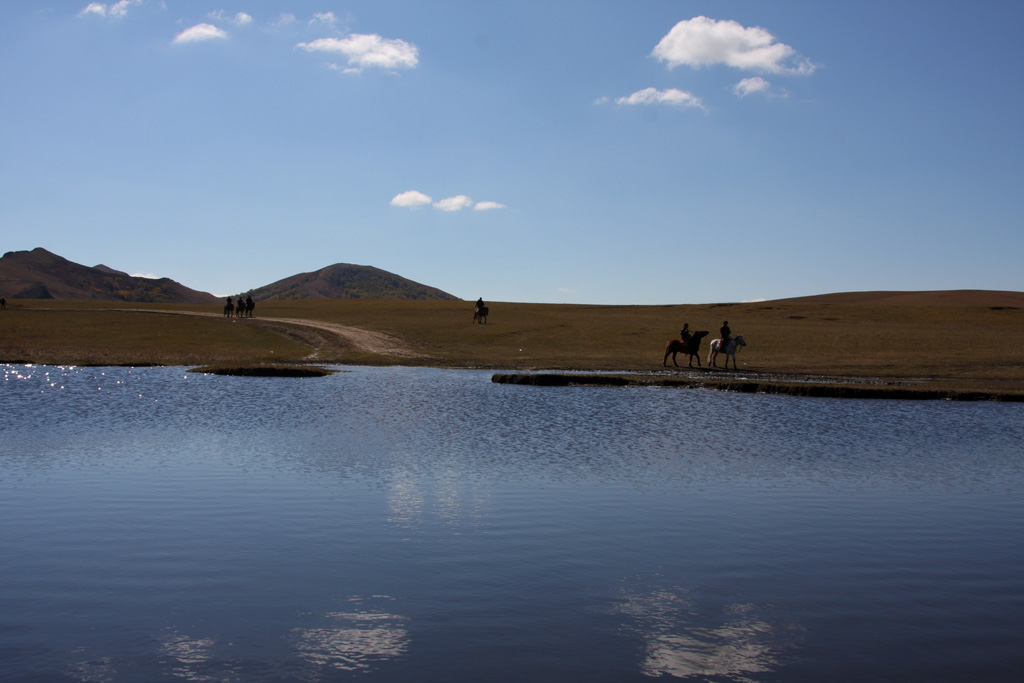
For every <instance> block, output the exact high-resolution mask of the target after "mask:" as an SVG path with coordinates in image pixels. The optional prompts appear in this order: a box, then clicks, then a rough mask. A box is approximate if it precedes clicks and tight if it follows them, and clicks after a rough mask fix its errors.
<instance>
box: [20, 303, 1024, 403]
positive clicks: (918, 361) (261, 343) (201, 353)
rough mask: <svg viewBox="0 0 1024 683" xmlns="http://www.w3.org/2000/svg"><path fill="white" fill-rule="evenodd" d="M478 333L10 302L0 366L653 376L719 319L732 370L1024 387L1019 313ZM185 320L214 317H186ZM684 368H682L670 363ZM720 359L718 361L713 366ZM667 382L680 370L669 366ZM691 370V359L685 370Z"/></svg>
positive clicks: (763, 318) (393, 323)
mask: <svg viewBox="0 0 1024 683" xmlns="http://www.w3.org/2000/svg"><path fill="white" fill-rule="evenodd" d="M490 308H491V315H490V319H489V320H488V324H487V325H474V324H472V322H471V321H472V305H471V304H470V303H462V302H454V303H452V302H432V301H405V300H315V301H291V302H261V303H259V304H258V305H257V308H256V317H255V318H253V319H251V320H238V319H231V320H226V319H224V318H222V317H220V316H219V315H217V314H219V313H220V310H219V307H206V308H203V307H188V306H180V305H163V306H160V305H154V304H131V305H127V306H126V305H124V304H111V303H100V302H68V301H14V302H8V310H6V311H2V312H0V331H2V337H0V360H3V361H5V362H33V363H50V364H109V365H114V364H168V365H208V364H223V363H240V364H247V363H289V362H301V361H304V360H315V361H316V362H317V363H321V364H323V363H356V364H406V365H430V366H441V367H481V368H494V369H500V370H532V369H542V370H558V371H563V370H575V371H581V370H582V371H587V370H593V371H621V372H627V371H628V372H637V371H645V372H651V371H658V372H660V371H662V367H661V363H662V358H663V354H664V348H665V343H666V342H667V341H668V340H669V339H672V338H675V337H676V336H677V335H678V332H679V328H680V327H681V325H682V323H683V322H684V321H685V322H689V323H690V328H691V329H692V330H702V329H708V330H711V331H712V334H711V335H710V336H709V337H708V338H707V339H706V340H705V342H704V343H703V345H702V349H701V362H702V363H703V362H705V361H706V358H707V350H708V342H709V341H710V340H711V339H713V338H715V337H717V330H718V327H719V326H720V325H721V323H722V321H723V320H725V319H728V320H729V323H730V326H731V327H732V329H733V331H734V334H742V335H743V336H744V337H745V338H746V340H747V342H748V344H749V346H748V347H747V348H745V349H743V350H742V351H741V352H740V353H739V354H738V356H737V361H738V364H739V368H740V370H741V371H742V372H747V373H751V372H753V373H761V374H763V375H772V374H780V373H792V374H800V375H806V374H815V375H836V376H845V377H851V378H867V377H878V378H895V379H897V380H901V381H908V382H912V381H915V380H918V379H924V378H927V379H928V380H929V383H930V385H931V386H933V387H938V388H942V389H948V390H956V391H973V390H994V391H1003V392H1024V345H1021V344H1020V343H1019V340H1020V339H1024V308H1018V307H1014V306H1005V305H999V306H990V305H984V304H978V303H970V304H961V303H956V302H952V303H950V302H942V303H939V304H934V305H928V304H924V305H920V304H898V305H894V304H877V303H871V302H867V303H822V302H818V301H812V302H807V301H804V302H801V301H788V302H787V301H781V302H762V303H744V304H707V305H678V306H582V305H546V304H520V303H501V302H496V303H492V304H491V305H490ZM187 312H199V313H206V314H212V315H209V317H205V318H200V317H188V316H184V315H181V314H182V313H187ZM268 318H288V319H298V320H308V321H320V322H327V323H337V324H342V325H349V326H354V327H358V328H362V329H367V330H374V331H379V332H384V333H386V334H389V335H392V336H393V337H396V338H397V339H399V340H400V341H401V342H402V343H403V345H404V346H405V347H407V348H408V349H409V350H411V351H414V352H415V353H417V354H418V356H417V357H414V358H407V357H397V356H391V355H388V354H381V353H373V352H368V351H366V350H365V349H357V348H355V347H353V346H352V345H350V344H347V343H345V342H344V341H343V340H340V339H338V338H337V337H336V336H334V335H331V334H328V333H325V332H323V331H316V330H311V329H309V328H299V327H297V326H294V325H288V324H282V323H275V322H271V321H268V320H267V319H268ZM680 361H681V362H682V363H683V364H684V367H685V363H686V361H685V360H684V359H683V358H682V357H680ZM720 363H721V361H720ZM671 365H672V364H671V359H670V360H669V369H668V370H666V372H667V373H669V374H671V373H675V372H677V371H676V370H675V369H674V368H672V367H671ZM695 365H696V363H695Z"/></svg>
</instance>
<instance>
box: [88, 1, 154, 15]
mask: <svg viewBox="0 0 1024 683" xmlns="http://www.w3.org/2000/svg"><path fill="white" fill-rule="evenodd" d="M141 4H142V0H119V2H115V3H114V4H112V5H110V6H107V5H105V4H103V3H102V2H90V3H89V4H88V5H86V6H85V8H84V9H83V10H82V11H81V12H79V13H78V16H80V17H84V16H85V15H87V14H98V15H100V16H101V17H102V16H107V15H109V16H112V17H123V16H124V15H125V14H127V13H128V8H129V7H132V6H133V5H141Z"/></svg>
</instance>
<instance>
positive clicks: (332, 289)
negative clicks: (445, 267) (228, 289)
mask: <svg viewBox="0 0 1024 683" xmlns="http://www.w3.org/2000/svg"><path fill="white" fill-rule="evenodd" d="M252 297H253V298H254V299H259V300H265V299H433V300H437V301H459V298H458V297H456V296H452V295H451V294H448V293H447V292H442V291H441V290H440V289H436V288H434V287H428V286H426V285H421V284H420V283H418V282H413V281H412V280H407V279H405V278H404V277H400V276H398V275H395V274H394V273H389V272H387V271H386V270H381V269H380V268H373V267H371V266H354V265H352V264H350V263H336V264H334V265H333V266H327V267H326V268H321V269H320V270H316V271H313V272H312V273H299V274H298V275H292V276H291V277H286V278H284V279H283V280H278V281H277V282H275V283H273V284H269V285H266V286H265V287H260V288H259V289H255V290H253V291H252Z"/></svg>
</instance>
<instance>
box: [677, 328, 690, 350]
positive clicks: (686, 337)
mask: <svg viewBox="0 0 1024 683" xmlns="http://www.w3.org/2000/svg"><path fill="white" fill-rule="evenodd" d="M690 336H691V335H690V323H683V329H681V330H679V338H680V339H681V340H682V341H683V350H684V351H685V350H686V349H687V348H689V346H690Z"/></svg>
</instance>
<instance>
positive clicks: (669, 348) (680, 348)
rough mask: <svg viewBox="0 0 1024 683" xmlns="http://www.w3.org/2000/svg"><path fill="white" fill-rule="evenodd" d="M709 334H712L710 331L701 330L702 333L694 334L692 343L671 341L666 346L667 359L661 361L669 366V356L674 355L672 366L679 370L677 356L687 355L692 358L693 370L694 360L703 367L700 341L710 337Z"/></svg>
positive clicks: (678, 340) (677, 340)
mask: <svg viewBox="0 0 1024 683" xmlns="http://www.w3.org/2000/svg"><path fill="white" fill-rule="evenodd" d="M708 334H710V332H709V331H708V330H701V331H700V332H694V333H693V336H692V337H690V341H689V342H687V343H685V344H684V343H683V342H682V340H680V339H673V340H672V341H670V342H669V343H668V344H666V345H665V359H664V360H663V361H661V364H662V365H668V355H669V354H670V353H671V354H672V364H673V365H675V366H676V367H677V368H678V367H679V363H676V354H677V353H685V354H686V355H687V356H689V357H690V367H691V368H692V367H693V359H694V358H696V359H697V367H701V365H700V355H698V354H699V353H700V340H701V339H703V338H704V337H706V336H708Z"/></svg>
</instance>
